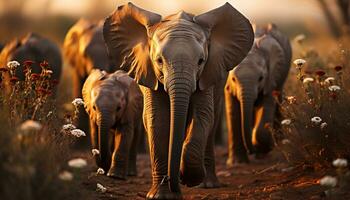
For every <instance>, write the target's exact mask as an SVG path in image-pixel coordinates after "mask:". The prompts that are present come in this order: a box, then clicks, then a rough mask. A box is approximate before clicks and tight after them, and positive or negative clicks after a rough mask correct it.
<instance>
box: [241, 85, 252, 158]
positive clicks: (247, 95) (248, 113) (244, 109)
mask: <svg viewBox="0 0 350 200" xmlns="http://www.w3.org/2000/svg"><path fill="white" fill-rule="evenodd" d="M241 95H242V96H241V101H240V102H241V123H242V124H241V127H242V138H243V141H244V146H245V148H246V149H247V150H248V151H249V153H253V152H254V147H253V143H252V137H253V135H252V134H253V120H254V114H253V112H254V100H255V98H254V92H253V91H251V90H243V91H242V92H241Z"/></svg>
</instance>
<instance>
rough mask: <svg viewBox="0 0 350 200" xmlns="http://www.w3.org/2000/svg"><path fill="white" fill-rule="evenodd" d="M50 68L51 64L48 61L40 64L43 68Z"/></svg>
mask: <svg viewBox="0 0 350 200" xmlns="http://www.w3.org/2000/svg"><path fill="white" fill-rule="evenodd" d="M48 66H49V63H48V62H47V61H46V60H44V61H43V62H41V63H40V67H42V68H44V69H46V68H47V67H48Z"/></svg>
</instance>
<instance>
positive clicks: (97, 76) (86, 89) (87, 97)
mask: <svg viewBox="0 0 350 200" xmlns="http://www.w3.org/2000/svg"><path fill="white" fill-rule="evenodd" d="M106 75H107V73H106V72H104V71H101V70H99V69H94V70H92V71H91V73H90V75H89V76H88V78H87V79H86V81H85V82H84V85H83V89H82V95H83V99H84V104H85V110H86V112H87V113H88V114H90V111H91V106H92V105H91V91H92V88H93V86H94V84H95V83H96V81H99V80H101V79H103V78H104V77H105V76H106Z"/></svg>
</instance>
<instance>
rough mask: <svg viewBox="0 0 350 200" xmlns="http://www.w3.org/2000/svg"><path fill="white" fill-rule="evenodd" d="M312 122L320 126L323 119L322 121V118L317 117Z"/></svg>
mask: <svg viewBox="0 0 350 200" xmlns="http://www.w3.org/2000/svg"><path fill="white" fill-rule="evenodd" d="M311 122H312V123H315V124H319V123H321V122H322V119H321V117H318V116H316V117H313V118H311Z"/></svg>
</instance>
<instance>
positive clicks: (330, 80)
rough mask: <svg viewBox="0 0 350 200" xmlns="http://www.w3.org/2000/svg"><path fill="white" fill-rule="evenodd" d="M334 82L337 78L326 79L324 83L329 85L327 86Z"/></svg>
mask: <svg viewBox="0 0 350 200" xmlns="http://www.w3.org/2000/svg"><path fill="white" fill-rule="evenodd" d="M333 81H335V78H334V77H331V76H330V77H328V78H326V80H324V82H325V83H327V84H331V83H332V82H333Z"/></svg>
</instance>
